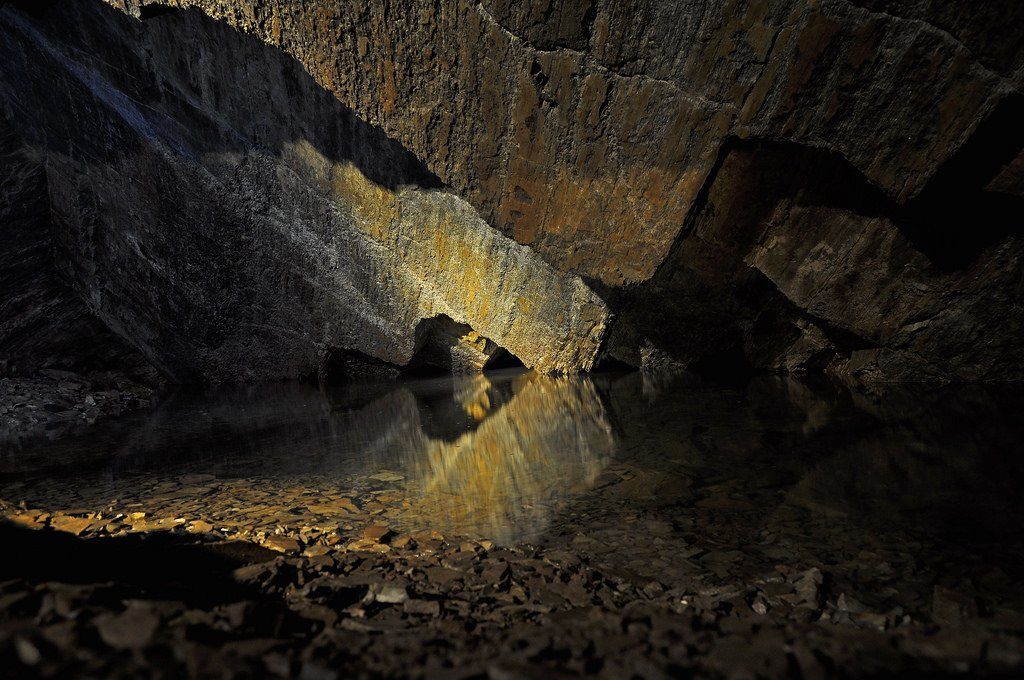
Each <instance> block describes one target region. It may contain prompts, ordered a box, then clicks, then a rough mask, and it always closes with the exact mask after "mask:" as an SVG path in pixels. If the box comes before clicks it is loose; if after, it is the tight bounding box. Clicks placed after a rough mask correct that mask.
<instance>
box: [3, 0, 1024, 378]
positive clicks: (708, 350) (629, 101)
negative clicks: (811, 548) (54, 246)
mask: <svg viewBox="0 0 1024 680" xmlns="http://www.w3.org/2000/svg"><path fill="white" fill-rule="evenodd" d="M97 2H98V0H93V1H92V2H89V1H87V0H82V1H81V2H71V3H58V4H59V5H60V6H59V8H58V7H56V6H55V5H54V4H53V3H50V4H49V7H48V8H47V9H45V10H41V11H40V12H41V14H42V15H43V19H32V21H35V22H37V23H36V24H34V25H36V26H37V27H40V28H38V30H40V31H42V32H43V33H44V34H45V35H46V36H48V37H47V40H48V41H49V43H48V44H49V45H50V46H51V47H53V49H54V50H56V52H57V53H59V54H60V55H62V56H60V57H59V58H53V59H51V60H50V61H51V63H50V65H48V66H45V67H44V66H41V65H40V64H41V62H45V61H46V59H40V58H39V57H38V56H37V55H36V54H34V53H32V52H31V49H37V50H38V45H35V46H33V45H32V43H33V40H32V39H27V38H24V35H26V34H25V31H24V29H23V28H19V26H21V25H22V24H18V25H15V24H12V23H11V22H12V19H11V17H14V16H18V17H21V16H22V10H21V9H17V8H5V9H4V10H2V11H3V12H4V14H5V16H6V22H7V23H6V25H5V28H4V30H5V45H13V44H14V42H13V41H10V40H8V39H7V38H6V36H7V35H10V34H13V35H17V34H18V32H19V31H21V33H22V38H19V39H22V40H23V41H24V40H27V42H26V43H25V44H26V45H28V46H27V47H23V48H18V49H21V54H22V57H21V58H22V62H20V63H21V65H20V66H19V68H20V69H23V71H21V72H19V73H18V76H17V77H15V76H13V75H11V76H9V77H8V78H7V90H6V93H5V99H6V102H7V104H6V105H7V107H8V108H11V106H12V102H14V103H15V104H17V103H18V102H24V101H25V93H24V90H25V89H29V90H31V89H32V88H31V87H29V88H26V87H25V81H26V78H25V74H26V73H28V74H32V73H33V71H34V75H30V76H29V77H28V78H27V80H28V81H29V82H36V81H42V82H52V81H53V80H54V78H57V79H58V82H60V80H61V79H63V81H67V82H68V83H70V85H69V86H68V87H69V88H70V87H74V88H78V89H77V90H75V91H72V90H71V89H66V91H67V92H74V93H73V94H72V95H70V96H69V97H68V101H66V102H62V103H61V104H60V105H59V106H54V105H53V104H54V102H53V96H54V95H53V93H52V92H42V91H39V92H35V95H34V96H36V100H35V101H36V103H37V104H38V105H39V106H41V107H42V108H43V109H44V110H48V111H47V114H48V115H47V117H44V120H42V121H33V122H32V124H31V125H30V127H32V128H33V130H34V131H35V138H36V140H39V139H42V138H45V139H46V140H47V144H49V145H50V148H47V149H46V150H45V155H46V157H47V158H48V159H49V160H48V162H47V173H48V177H49V181H50V195H51V197H52V200H53V203H54V213H55V215H57V217H58V219H59V221H60V223H61V224H66V225H68V228H67V229H66V233H69V234H78V235H79V236H78V237H76V238H73V239H72V240H71V243H69V244H68V247H67V250H66V252H68V253H69V255H68V258H69V260H71V261H73V262H77V263H80V264H82V267H81V268H80V272H79V276H78V277H77V280H78V281H79V282H80V286H79V292H80V293H81V294H82V295H84V296H85V297H86V299H88V300H89V303H90V305H91V307H92V308H93V309H94V310H96V312H97V313H98V314H99V316H100V318H102V319H103V320H104V322H105V323H107V324H108V325H110V326H111V327H113V328H114V329H115V330H116V331H117V332H118V333H120V334H121V335H123V336H125V337H129V338H131V339H132V340H133V342H134V343H135V344H137V345H139V346H141V347H142V348H143V349H144V350H145V351H146V352H147V356H150V357H151V358H152V359H153V361H154V362H155V363H157V364H158V365H160V366H161V368H162V369H163V370H164V371H165V372H169V373H173V374H175V375H179V376H189V375H193V374H195V373H199V374H201V375H204V376H207V377H209V376H214V377H218V378H256V377H268V376H275V375H277V376H286V375H291V374H295V373H296V372H298V371H300V370H305V369H307V368H308V367H309V366H310V365H312V364H314V363H315V362H316V361H317V360H318V358H317V357H319V356H321V355H322V353H323V351H325V350H328V351H329V350H330V349H331V348H333V347H347V348H352V349H357V350H359V351H362V352H366V353H367V354H369V355H371V356H373V357H376V358H379V359H383V360H386V361H391V362H394V363H405V362H407V361H408V360H409V358H410V357H411V356H412V354H413V353H414V352H415V350H416V347H415V333H414V332H413V329H414V328H415V327H416V325H417V324H418V323H420V322H421V321H422V319H424V318H430V317H434V316H438V315H442V314H443V315H445V316H447V317H450V318H452V319H453V320H455V321H456V322H457V323H465V324H468V325H469V326H470V327H472V328H473V329H474V330H475V331H478V332H479V333H481V334H482V335H483V336H486V337H487V338H489V339H491V340H492V341H494V342H496V343H498V345H500V346H502V347H505V348H507V349H510V350H512V351H513V352H514V353H515V354H516V355H517V356H519V358H521V359H522V360H523V361H524V363H526V364H527V365H534V366H539V367H542V368H552V369H567V370H578V369H581V368H588V367H589V366H591V365H592V364H593V363H594V361H595V360H596V358H597V354H598V350H599V348H600V349H604V350H606V352H607V354H608V356H611V357H613V358H616V359H619V360H622V361H625V362H627V363H632V364H634V365H640V364H643V363H645V362H648V360H649V358H650V357H670V358H671V360H672V361H674V362H678V363H679V364H680V365H684V366H699V365H704V364H710V365H718V366H722V365H723V364H729V365H732V364H737V363H744V364H747V365H749V367H751V368H759V369H769V370H783V371H797V372H799V371H805V370H821V369H827V370H830V371H832V372H834V373H835V374H837V375H841V376H844V377H847V378H850V379H853V380H857V381H865V382H870V381H878V380H906V379H961V380H984V379H1021V378H1024V351H1022V348H1021V343H1020V342H1019V340H1018V338H1019V336H1020V329H1021V325H1022V317H1024V311H1022V307H1021V305H1020V302H1019V301H1020V299H1021V292H1022V287H1024V271H1022V266H1021V235H1022V233H1021V232H1022V219H1024V211H1022V210H1021V202H1020V199H1021V196H1022V195H1024V184H1022V177H1024V172H1022V170H1021V168H1022V167H1024V166H1022V161H1021V158H1024V128H1022V127H1021V126H1020V125H1019V122H1017V121H1019V119H1020V115H1021V114H1024V105H1022V103H1021V97H1022V89H1024V34H1022V32H1021V31H1019V30H1015V28H1014V27H1017V26H1020V25H1021V24H1022V23H1024V7H1022V6H1021V5H1020V4H1019V3H1014V2H991V3H984V4H978V5H972V6H970V7H967V6H963V5H959V4H954V3H945V2H938V1H933V0H898V1H896V2H884V3H883V2H875V1H874V0H820V1H810V0H777V1H752V2H744V1H742V0H735V1H730V2H724V3H705V2H697V1H695V0H684V1H682V2H680V1H679V0H619V1H616V2H612V1H609V0H561V1H560V0H529V1H527V2H515V3H513V2H507V1H505V0H483V1H480V2H471V1H469V0H445V1H444V2H433V1H431V2H427V1H426V0H403V1H402V2H396V1H393V0H372V1H371V2H360V3H356V2H349V1H347V0H342V1H339V2H331V3H312V2H298V1H297V0H156V1H149V0H141V1H139V0H106V2H107V3H108V4H109V5H111V6H112V7H113V8H115V9H116V10H117V12H113V10H111V13H109V14H104V13H102V12H100V11H99V10H97V9H96V7H95V5H96V4H97ZM16 4H21V5H24V4H25V3H16ZM44 4H45V3H44ZM97 15H98V16H102V17H103V19H102V21H100V20H97V19H96V18H95V16H97ZM205 17H211V18H213V19H215V20H217V22H216V23H210V22H208V21H207V20H206V19H205ZM19 21H21V19H19ZM39 22H42V23H39ZM220 22H223V23H220ZM229 26H230V27H232V28H233V29H235V30H230V29H229V28H227V27H229ZM12 32H13V33H12ZM106 35H110V36H111V39H109V40H107V39H105V38H100V37H99V36H106ZM10 49H13V48H9V49H8V51H9V54H8V55H7V56H8V57H11V58H16V57H17V56H18V55H16V54H13V55H12V54H10ZM11 63H15V62H11ZM47 69H48V70H47ZM62 70H63V73H61V71H62ZM6 72H7V73H15V70H13V69H7V70H6ZM83 74H86V75H87V76H88V77H85V78H84V79H83ZM93 74H95V75H96V76H98V77H100V78H102V80H103V82H104V83H106V85H104V87H106V86H107V85H109V86H110V88H111V89H112V90H113V91H115V92H116V93H119V94H115V95H111V96H107V97H106V99H105V98H104V97H105V96H106V95H103V94H101V93H97V92H96V91H95V87H93V86H94V85H95V84H96V82H95V80H94V78H93ZM85 81H88V82H85ZM83 87H84V89H85V90H89V89H90V88H91V89H92V91H91V92H85V91H83ZM37 89H40V90H41V89H43V88H37ZM120 96H123V97H126V100H125V101H130V102H134V103H138V104H141V106H136V108H135V109H134V110H132V111H127V112H126V109H124V108H123V107H121V106H120V104H119V102H120V101H121V100H118V99H117V97H120ZM111 97H113V99H111ZM68 107H71V108H74V107H78V112H77V113H76V114H75V115H74V116H73V120H71V121H67V120H63V119H60V117H61V116H62V115H63V114H60V113H53V110H56V111H62V110H64V109H65V108H68ZM104 107H106V110H104ZM27 110H28V109H26V108H23V109H22V110H21V114H22V115H21V117H23V118H24V117H25V112H26V111H27ZM111 111H112V112H113V114H114V116H113V117H114V119H115V122H114V123H110V122H108V119H109V118H111ZM17 118H18V116H13V118H12V119H17ZM54 118H57V120H54ZM72 122H73V125H72V124H71V123H72ZM83 122H85V123H87V124H86V125H85V127H84V129H85V130H87V131H88V130H93V131H96V132H98V133H99V134H98V135H96V139H102V140H105V141H106V142H108V143H107V144H105V145H102V144H97V147H102V148H97V149H94V150H91V151H90V152H89V154H90V155H91V156H95V157H96V158H99V161H100V162H98V163H97V162H95V158H94V159H93V161H89V160H85V157H86V154H82V153H80V152H79V149H81V148H86V147H88V145H89V140H83V139H80V138H79V137H80V136H81V134H82V132H81V131H82V129H83ZM90 126H91V127H90ZM54 127H56V128H57V130H58V131H60V130H63V135H64V139H63V141H62V144H63V145H64V148H62V149H54V148H52V144H53V143H52V141H51V140H52V139H54V137H55V136H56V137H57V138H60V135H59V134H58V135H54V133H53V128H54ZM121 129H128V132H127V133H123V132H117V130H121ZM21 132H22V134H25V135H26V136H27V137H32V136H33V135H32V134H31V131H29V132H25V131H21ZM339 140H344V141H339ZM110 142H113V146H111V144H110ZM121 147H128V148H131V149H132V153H131V154H126V153H123V152H119V156H120V157H118V158H108V157H106V156H105V155H104V154H105V153H106V154H108V155H109V152H104V149H109V148H114V149H118V148H121ZM98 168H99V169H98ZM105 177H106V178H107V179H104V178H105ZM125 177H140V178H142V182H141V184H142V186H141V187H138V188H136V189H133V190H132V191H130V192H127V190H125V189H123V188H118V189H116V190H115V189H113V188H112V187H114V186H116V187H125V186H127V185H128V184H129V182H126V181H124V179H123V178H125ZM58 178H59V181H55V180H56V179H58ZM83 178H85V181H83ZM82 184H85V185H88V187H89V188H88V189H86V190H84V193H83V190H82V189H81V188H80V185H82ZM101 185H102V186H103V188H102V189H101V190H97V189H96V187H98V186H101ZM89 192H92V193H91V194H90V193H89ZM118 192H121V195H120V197H119V198H117V199H116V200H112V199H109V198H105V197H100V195H103V196H106V194H108V193H109V194H117V193H118ZM97 197H100V198H97ZM140 198H141V199H142V204H143V205H146V206H148V207H149V209H150V214H148V215H145V216H143V215H139V214H138V210H139V208H138V205H139V199H140ZM160 201H164V202H163V203H161V202H160ZM95 204H101V205H102V210H99V211H97V210H91V211H90V209H89V208H90V206H92V205H95ZM114 206H116V209H115V207H114ZM98 212H99V213H102V218H89V219H98V223H104V224H108V225H116V226H114V227H112V229H111V233H114V232H118V231H119V230H120V231H127V230H125V229H124V225H126V224H132V225H133V227H132V231H135V232H136V235H135V236H133V238H134V242H133V244H132V247H135V246H137V247H138V249H139V251H141V252H137V253H135V254H134V255H131V254H130V253H131V249H130V248H129V247H128V244H125V245H124V247H122V248H119V250H120V252H121V253H122V254H123V253H129V255H122V256H119V257H120V259H119V258H110V257H107V258H106V259H103V258H97V257H96V256H95V255H93V254H91V253H93V252H94V251H95V250H96V248H95V242H96V239H95V238H94V237H92V236H89V237H87V238H83V237H82V236H81V234H83V233H96V231H97V230H96V228H95V227H94V226H90V225H89V224H85V223H84V222H85V221H86V220H84V219H83V217H82V215H89V214H93V215H96V214H97V213H98ZM168 214H170V215H172V217H168ZM197 223H199V224H203V225H204V226H203V227H202V228H201V229H197V227H196V226H195V225H196V224H197ZM451 225H455V228H454V232H458V235H453V233H454V232H453V229H452V226H451ZM168 233H172V234H174V233H181V234H188V235H189V237H188V238H185V239H180V240H181V241H183V242H178V243H174V244H173V245H169V241H170V240H172V239H169V238H168V237H167V234H168ZM439 234H440V235H442V236H440V237H439V236H438V235H439ZM104 238H108V237H107V236H104ZM438 238H441V240H443V241H444V244H437V247H436V248H433V249H431V248H427V247H424V245H423V244H424V242H427V241H431V240H433V241H436V240H437V239H438ZM203 240H205V241H206V242H207V243H206V245H200V243H201V242H202V241H203ZM512 240H514V241H515V243H513V242H512ZM296 241H299V242H304V243H306V244H307V246H303V245H301V244H297V243H296ZM214 243H216V244H218V245H217V246H216V248H219V249H221V250H222V252H216V253H215V254H214V252H213V251H215V250H216V249H215V248H214V246H213V245H212V244H214ZM284 243H289V244H290V245H289V246H287V247H285V246H283V244H284ZM309 243H316V244H317V245H316V246H315V247H308V244H309ZM516 243H517V244H519V246H522V248H520V247H518V246H517V245H516ZM324 251H327V252H330V253H333V255H332V256H331V257H324V256H323V252H324ZM339 252H340V253H343V254H342V255H338V254H337V253H339ZM83 253H86V254H85V255H83ZM154 253H157V254H158V255H159V257H157V258H156V259H155V260H154ZM445 253H460V254H462V256H461V257H458V256H457V257H449V258H447V262H442V263H440V265H439V266H438V260H439V259H440V260H444V259H446V258H445V257H444V256H442V255H443V254H445ZM478 253H483V255H482V262H481V263H479V264H476V263H474V264H472V265H468V266H467V265H466V263H465V260H466V259H467V258H466V255H470V256H471V257H470V258H469V259H474V260H475V259H476V256H477V254H478ZM538 255H539V257H538ZM221 257H225V258H226V259H227V260H229V261H231V262H232V263H234V266H232V267H225V266H224V265H223V260H220V259H219V258H221ZM97 262H100V263H102V264H103V266H102V267H96V263H97ZM182 262H188V263H194V264H192V265H190V266H191V268H192V269H191V271H190V274H189V276H188V277H186V278H187V281H188V285H186V284H185V283H184V282H183V281H176V280H174V275H173V272H174V271H175V270H176V269H178V268H180V266H181V265H180V263H182ZM218 262H220V263H221V264H219V265H218ZM496 263H497V264H496ZM122 266H123V267H126V268H127V269H128V271H127V272H126V273H125V274H123V275H119V276H118V277H115V278H119V279H120V280H121V284H120V289H118V288H117V286H112V284H111V283H110V280H109V279H106V280H102V281H99V280H96V279H95V277H93V278H92V279H90V278H89V277H90V276H91V275H92V274H90V272H92V271H94V270H97V271H98V270H107V268H108V267H122ZM82 268H84V271H83V270H82ZM466 270H469V271H470V272H471V275H470V276H469V281H470V285H463V279H464V278H465V276H466ZM207 271H208V272H210V273H209V274H206V273H203V274H198V275H197V273H199V272H207ZM513 272H514V273H516V274H517V276H516V277H513V278H516V279H517V281H516V282H515V283H512V284H507V283H506V279H507V278H509V276H510V273H513ZM382 273H383V274H382ZM474 276H475V277H476V278H475V279H474V278H473V277H474ZM577 277H582V280H581V279H580V278H577ZM403 279H404V281H400V280H403ZM197 280H198V281H199V282H200V283H199V284H198V288H197V283H196V281H197ZM495 280H498V281H500V282H501V283H500V284H499V285H494V282H495ZM438 281H441V283H440V284H438V283H437V282H438ZM583 281H586V282H587V283H586V284H584V283H583ZM140 282H145V285H140ZM426 289H433V290H431V291H430V292H429V293H426V294H420V293H419V292H418V291H423V290H426ZM115 290H119V291H120V292H119V293H116V294H115V293H114V291H115ZM168 290H170V291H175V290H177V293H174V294H169V293H167V292H166V291H168ZM282 290H283V291H286V293H285V294H283V295H282V293H281V291H282ZM97 291H103V293H102V295H98V294H97ZM147 291H161V292H160V293H152V292H147ZM339 291H341V292H339ZM346 291H348V292H346ZM408 291H417V292H415V293H412V294H409V293H408ZM594 291H596V292H597V293H599V294H600V298H599V297H598V295H597V294H595V292H594ZM117 295H119V296H120V299H117V297H116V296H117ZM139 296H141V298H140V299H133V300H132V302H131V304H127V305H126V304H125V302H124V301H125V299H126V298H127V299H131V298H138V297H139ZM275 296H276V297H275ZM410 297H412V298H415V299H416V301H410V299H409V298H410ZM242 298H244V299H242ZM276 298H280V302H275V299H276ZM422 298H429V300H428V301H427V302H423V301H422ZM112 300H113V301H112ZM197 300H199V301H203V302H204V304H197V303H196V301H197ZM212 300H216V302H210V301H212ZM254 300H258V303H254V302H253V301H254ZM606 303H607V305H608V306H609V307H610V310H609V309H607V308H606V307H605V304H606ZM538 307H539V308H540V309H539V310H538ZM127 308H130V309H134V310H135V312H134V313H127V312H125V311H124V310H125V309H127ZM153 310H156V311H157V314H156V315H155V316H157V317H158V319H157V321H154V320H153V318H152V317H153V316H154V313H153ZM609 311H610V312H611V313H612V314H614V315H615V317H616V318H615V320H614V322H609V319H610V318H611V317H610V316H609ZM182 319H184V320H185V321H184V323H185V326H186V328H185V332H182V330H181V329H180V328H179V327H178V326H179V323H180V321H179V320H182ZM382 319H383V320H384V321H383V322H381V320H382ZM168 348H170V349H168ZM264 350H265V351H264ZM285 350H287V351H285ZM240 360H241V361H242V362H244V363H247V364H248V366H247V368H246V369H245V370H239V368H238V365H239V363H240Z"/></svg>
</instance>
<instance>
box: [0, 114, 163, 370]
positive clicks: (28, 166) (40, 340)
mask: <svg viewBox="0 0 1024 680" xmlns="http://www.w3.org/2000/svg"><path fill="white" fill-rule="evenodd" d="M0 225H2V233H3V248H0V290H2V291H3V295H2V296H0V378H2V377H4V376H13V377H18V376H27V375H30V374H32V373H33V372H35V371H38V370H40V369H69V370H75V371H92V370H107V369H117V370H119V371H123V372H126V373H127V374H128V375H129V376H131V377H133V378H135V379H136V380H141V381H142V382H146V383H150V384H153V383H155V382H157V381H158V376H157V375H156V374H155V372H154V371H153V370H152V367H150V366H149V365H148V364H147V363H146V361H145V360H144V359H143V358H142V357H141V356H140V355H139V354H138V353H137V352H134V351H133V350H132V349H131V348H130V347H128V346H127V345H126V343H125V342H124V341H123V340H122V339H121V338H119V337H117V336H116V335H114V334H113V333H111V332H110V331H109V330H107V329H106V328H105V327H104V325H103V324H102V323H100V322H99V321H98V320H97V319H96V318H95V317H94V316H93V315H92V314H91V313H90V312H89V309H88V307H87V306H86V305H85V303H84V302H82V301H81V300H79V299H78V298H77V297H75V296H74V295H73V294H72V292H71V289H70V286H69V285H68V283H67V280H66V277H65V276H64V272H62V271H61V270H60V269H59V268H58V267H57V266H56V264H55V262H54V258H53V250H54V248H55V240H54V239H55V236H56V234H55V230H54V229H53V225H52V224H51V221H50V213H49V206H48V203H47V196H46V173H45V168H44V167H43V165H42V164H41V163H40V162H39V161H38V159H35V158H33V157H31V156H29V155H28V154H26V153H25V150H24V149H23V148H22V147H21V144H20V140H18V139H17V137H16V136H15V135H14V134H13V132H12V130H11V129H10V128H9V127H8V126H7V125H6V124H4V122H3V121H2V120H0Z"/></svg>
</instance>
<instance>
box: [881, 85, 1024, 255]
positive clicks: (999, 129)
mask: <svg viewBox="0 0 1024 680" xmlns="http://www.w3.org/2000/svg"><path fill="white" fill-rule="evenodd" d="M1021 121H1024V95H1019V94H1016V93H1014V94H1012V95H1009V96H1007V97H1006V98H1005V99H1003V100H1002V101H1001V102H1000V103H999V105H998V106H996V108H995V110H993V112H992V113H991V114H990V115H989V117H988V118H987V119H986V120H985V121H983V122H982V123H981V124H980V125H979V126H978V128H977V131H976V132H975V133H974V135H973V136H972V137H971V138H970V139H968V140H967V142H966V143H965V144H964V145H963V146H962V147H961V148H960V150H959V151H958V152H957V153H956V154H954V156H953V157H952V158H950V159H949V160H948V161H947V162H946V163H945V164H944V165H943V166H942V167H941V168H940V169H939V171H938V172H936V173H935V175H934V177H932V179H931V180H930V181H929V182H928V184H927V185H926V186H925V188H924V189H923V190H922V192H921V193H920V195H919V196H917V197H916V198H915V199H913V200H912V201H910V202H908V203H907V205H906V206H904V208H903V209H902V210H900V211H898V212H897V214H896V216H895V217H896V220H897V224H898V225H899V227H900V229H901V230H902V231H903V233H904V234H906V236H907V238H909V239H910V241H911V242H912V243H913V244H914V247H915V248H917V249H918V250H919V251H921V252H922V253H924V254H925V255H926V256H927V257H928V259H929V260H930V261H931V262H932V263H933V264H934V265H935V266H936V267H938V268H939V269H940V270H942V271H944V272H947V273H948V272H953V271H957V270H959V269H962V268H964V267H966V266H967V265H969V264H970V263H971V262H973V261H974V260H975V259H976V258H977V257H978V255H980V254H981V253H982V252H984V251H985V250H986V249H987V248H988V247H990V246H992V245H993V244H995V243H997V242H999V241H1001V240H1003V239H1005V238H1007V237H1020V236H1022V235H1024V199H1022V198H1020V197H1017V196H1011V195H1008V194H999V193H993V192H987V191H985V190H984V189H985V186H986V185H988V183H989V182H990V181H991V180H992V178H993V177H995V176H996V175H997V174H998V173H999V172H1000V170H1002V168H1003V167H1004V166H1006V165H1007V164H1008V163H1010V162H1011V161H1012V160H1013V159H1014V158H1016V157H1017V155H1018V154H1019V153H1020V152H1021V151H1022V150H1024V125H1021Z"/></svg>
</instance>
